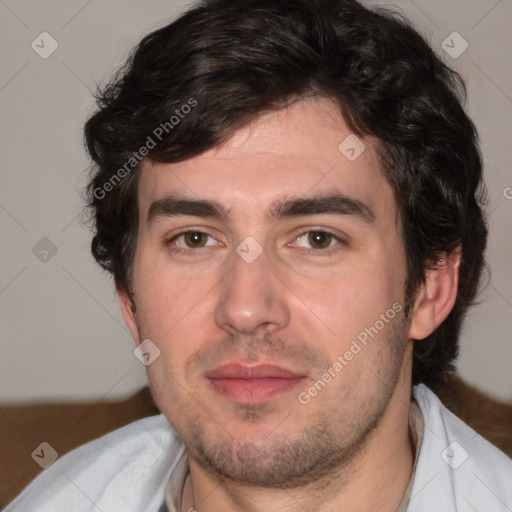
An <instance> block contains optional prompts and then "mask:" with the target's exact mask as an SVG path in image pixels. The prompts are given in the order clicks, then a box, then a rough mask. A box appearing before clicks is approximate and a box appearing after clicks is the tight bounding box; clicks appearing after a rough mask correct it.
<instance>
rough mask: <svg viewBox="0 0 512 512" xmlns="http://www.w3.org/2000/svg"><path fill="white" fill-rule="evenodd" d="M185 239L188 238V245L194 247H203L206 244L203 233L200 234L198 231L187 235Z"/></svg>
mask: <svg viewBox="0 0 512 512" xmlns="http://www.w3.org/2000/svg"><path fill="white" fill-rule="evenodd" d="M185 238H186V242H187V245H194V246H196V247H197V246H199V247H202V246H203V245H204V242H205V241H204V236H203V233H199V232H197V231H195V232H191V233H187V235H186V237H185Z"/></svg>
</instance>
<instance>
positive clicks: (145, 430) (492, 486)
mask: <svg viewBox="0 0 512 512" xmlns="http://www.w3.org/2000/svg"><path fill="white" fill-rule="evenodd" d="M413 395H414V398H415V400H416V402H417V403H418V405H419V408H420V410H421V413H422V416H423V438H422V440H421V445H420V446H419V453H418V456H417V458H416V461H415V470H414V474H413V477H412V486H411V489H410V496H409V501H408V505H407V508H406V510H407V512H511V511H512V459H510V458H509V457H507V456H506V455H505V454H504V453H502V452H501V451H500V450H498V449H497V448H496V447H494V446H493V445H491V444H490V443H489V442H487V441H486V440H485V439H483V438H482V437H481V436H480V435H479V434H477V433H476V432H475V431H474V430H472V429H471V428H470V427H469V426H467V425H466V424H465V423H464V422H462V421H461V420H460V419H459V418H457V417H456V416H455V415H453V414H452V413H451V412H450V411H448V409H446V407H444V405H443V404H441V402H440V401H439V399H438V398H437V397H436V396H435V395H434V394H433V393H432V392H431V391H430V390H429V389H428V388H427V387H425V386H424V385H419V386H415V387H414V389H413ZM184 450H185V449H184V446H183V444H182V442H181V441H180V439H179V438H178V436H177V435H176V433H175V432H174V430H173V429H172V428H171V427H170V425H169V423H168V422H167V420H166V418H165V417H164V416H163V415H162V414H160V415H158V416H152V417H150V418H144V419H142V420H139V421H136V422H133V423H131V424H129V425H127V426H125V427H123V428H121V429H118V430H115V431H114V432H111V433H109V434H107V435H105V436H103V437H100V438H99V439H96V440H94V441H91V442H89V443H87V444H85V445H83V446H80V447H79V448H76V449H75V450H73V451H72V452H70V453H68V454H66V455H64V456H63V457H61V458H59V459H58V460H57V461H56V462H55V463H54V464H52V465H51V466H50V467H49V468H47V469H45V470H44V471H43V473H42V474H40V475H39V476H38V477H37V478H36V479H35V480H34V481H33V482H32V483H31V484H30V485H29V486H28V487H27V488H26V489H25V490H24V491H23V492H22V493H21V494H20V495H19V496H18V497H17V498H16V499H15V500H14V501H13V502H12V503H10V504H9V505H8V506H7V508H6V509H4V511H5V512H61V511H62V512H162V511H163V510H166V508H167V507H166V505H165V493H166V488H167V487H168V484H170V487H171V488H174V489H175V491H174V492H175V493H176V494H177V496H171V498H172V499H173V500H174V503H175V504H178V503H179V500H180V499H181V491H182V488H183V483H184V479H185V476H186V472H187V470H188V468H187V464H186V457H183V455H184ZM180 461H181V462H180ZM172 506H173V504H172V503H170V504H169V508H170V511H169V512H174V511H172V508H171V507H172ZM174 506H176V505H174Z"/></svg>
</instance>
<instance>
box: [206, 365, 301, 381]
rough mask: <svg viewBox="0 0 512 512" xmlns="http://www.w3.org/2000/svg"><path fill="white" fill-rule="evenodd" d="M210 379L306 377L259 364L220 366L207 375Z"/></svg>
mask: <svg viewBox="0 0 512 512" xmlns="http://www.w3.org/2000/svg"><path fill="white" fill-rule="evenodd" d="M206 376H207V377H208V378H209V379H247V380H249V379H263V378H281V379H297V378H299V377H304V375H303V374H299V373H295V372H293V371H291V370H287V369H286V368H282V367H281V366H276V365H273V364H259V365H257V366H247V365H243V364H234V363H230V364H224V365H221V366H218V367H217V368H215V369H214V370H212V371H210V372H208V373H207V375H206Z"/></svg>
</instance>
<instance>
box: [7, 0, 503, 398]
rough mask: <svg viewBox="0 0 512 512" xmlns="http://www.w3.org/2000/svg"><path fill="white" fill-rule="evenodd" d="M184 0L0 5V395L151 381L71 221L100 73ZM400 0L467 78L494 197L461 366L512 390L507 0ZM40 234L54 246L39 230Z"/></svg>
mask: <svg viewBox="0 0 512 512" xmlns="http://www.w3.org/2000/svg"><path fill="white" fill-rule="evenodd" d="M374 3H378V2H374ZM380 4H382V5H384V4H383V3H382V2H380ZM387 4H388V2H386V5H387ZM184 5H185V2H178V1H176V0H174V1H170V0H151V1H135V0H131V1H126V0H123V1H121V0H109V1H106V0H103V1H101V0H92V1H89V2H87V0H74V1H69V0H67V1H65V0H50V1H46V2H36V1H35V0H4V1H2V2H1V3H0V20H1V21H0V23H1V25H0V38H1V55H2V66H1V77H0V108H1V111H2V121H1V132H0V141H1V145H2V156H1V167H0V168H1V173H2V175H1V180H2V186H1V192H0V229H1V253H0V258H1V259H0V262H1V265H0V311H1V312H0V321H1V336H2V340H1V347H2V354H1V357H0V401H16V400H29V399H48V398H51V399H63V398H70V399H88V398H89V399H90V398H93V399H105V400H108V399H114V398H117V397H121V396H125V395H127V394H129V393H130V392H131V391H133V390H135V389H136V388H138V387H140V386H142V385H143V384H144V383H145V373H144V367H143V366H142V365H141V364H140V363H139V362H138V360H137V359H136V358H135V357H134V356H133V354H132V349H133V346H132V343H133V342H132V339H131V337H130V336H129V334H128V332H127V330H126V328H125V327H124V324H123V321H122V318H121V315H120V312H119V308H118V305H117V302H116V298H115V295H114V291H113V286H112V284H111V282H110V281H109V280H108V279H106V277H105V276H104V275H103V274H102V272H101V271H100V270H99V267H97V266H96V265H95V263H94V262H93V259H92V256H90V253H89V243H90V236H89V233H88V232H87V230H86V229H85V228H83V227H81V225H80V222H79V218H78V215H79V212H80V209H81V199H80V197H79V195H78V192H77V191H78V190H79V189H80V188H81V187H82V186H83V185H84V184H85V178H86V173H85V169H86V165H87V160H86V158H85V154H84V151H83V147H82V126H83V123H84V121H85V119H86V118H87V116H88V115H89V114H90V113H91V112H92V110H93V109H94V104H93V101H92V97H91V92H90V91H91V90H93V89H94V88H95V84H96V83H98V82H103V81H105V80H106V79H107V78H108V77H109V76H110V74H111V71H112V69H113V68H114V67H116V66H118V65H119V64H120V63H122V61H123V60H124V58H125V57H126V55H127V52H128V51H129V49H130V48H131V47H132V46H133V45H134V44H136V43H137V42H138V41H139V40H140V38H141V36H143V35H144V34H147V33H148V32H149V31H151V30H152V28H154V27H155V26H156V25H160V24H161V23H162V21H163V20H165V19H168V18H170V17H172V16H174V14H175V13H176V12H178V11H179V10H181V9H182V8H183V6H184ZM394 5H397V6H399V7H400V8H401V9H403V11H404V12H405V13H406V15H408V16H409V17H411V18H412V19H413V21H414V22H415V24H416V25H417V26H418V27H419V28H420V29H421V31H422V33H424V34H425V35H427V37H428V38H429V39H430V40H431V41H432V44H433V45H434V46H435V48H436V49H437V50H438V51H439V53H440V54H442V55H443V56H444V59H445V60H446V62H448V63H449V64H452V65H454V66H455V67H456V68H457V69H458V70H459V71H460V72H461V73H462V75H463V76H464V77H465V78H466V79H467V80H468V82H469V103H468V108H469V110H470V112H471V114H472V115H473V117H474V119H475V120H476V122H477V125H478V128H479V131H480V134H481V139H482V146H483V152H484V156H485V163H486V180H487V183H488V187H489V195H490V203H491V205H490V211H491V212H492V213H491V216H490V226H491V235H490V241H489V252H488V259H489V263H490V266H491V269H492V282H491V285H490V286H489V288H488V290H487V292H486V293H485V294H484V296H483V298H484V301H483V304H482V305H481V306H479V308H478V309H475V310H474V311H472V312H471V314H470V316H469V318H468V321H467V322H466V325H465V329H464V333H463V339H462V347H461V357H460V362H459V369H460V373H461V374H462V375H463V376H464V377H465V378H466V379H467V380H468V381H470V382H472V383H475V384H477V385H478V386H479V387H481V388H482V389H484V390H487V391H488V392H490V393H492V394H494V395H496V396H501V397H503V398H506V399H510V398H511V397H512V372H511V371H510V361H511V358H512V343H511V342H510V332H511V331H512V272H511V256H510V255H511V254H512V236H511V234H510V233H511V218H512V188H508V187H512V172H511V162H512V155H511V143H510V142H511V136H510V135H511V132H512V75H511V73H512V66H511V65H510V62H511V55H512V38H511V30H510V28H511V27H510V20H511V19H512V4H511V2H510V1H508V0H503V1H497V0H474V1H471V2H468V1H467V0H453V1H451V2H445V1H444V0H435V1H432V0H429V1H428V2H427V1H421V0H414V1H413V0H400V1H398V2H396V3H394ZM454 31H456V32H458V33H459V34H460V35H461V36H462V37H463V38H464V39H465V40H466V41H467V42H468V44H469V47H468V48H467V50H466V51H465V52H464V53H463V54H462V55H461V56H460V57H458V58H457V59H453V58H452V57H450V56H448V55H447V54H446V53H445V52H444V51H443V49H442V48H441V42H442V41H443V40H445V38H446V37H447V36H448V35H449V34H451V33H452V32H454ZM42 32H48V33H49V34H50V35H51V36H52V37H53V38H54V39H55V41H56V42H57V43H58V48H57V50H56V51H55V52H54V53H53V54H51V55H50V56H49V57H48V58H46V59H43V58H41V57H40V56H39V55H38V54H37V53H36V51H34V49H32V47H31V43H32V41H34V40H35V43H34V44H38V45H39V47H36V50H37V51H38V52H39V53H43V55H44V52H49V51H50V50H51V49H52V46H51V45H52V44H55V43H53V42H52V41H51V40H50V39H49V38H48V36H42V37H43V38H44V41H43V43H41V37H37V36H39V34H41V33H42ZM448 41H450V39H449V40H448ZM449 44H450V45H451V46H454V50H453V51H456V50H458V49H459V48H462V47H461V46H458V45H459V44H460V42H457V41H454V43H453V44H451V43H449ZM507 195H508V197H509V198H508V199H507V197H506V196H507ZM43 237H46V238H47V239H49V240H50V241H51V243H50V242H48V241H47V240H43V241H40V240H41V239H42V238H43ZM36 244H39V245H36ZM34 246H35V249H33V248H34ZM54 247H55V248H56V249H57V252H56V254H54V255H52V250H55V249H54ZM44 251H47V252H46V253H45V252H44ZM34 252H35V253H36V254H37V255H38V256H39V257H40V258H45V257H46V258H47V260H48V261H46V262H43V261H40V259H38V257H36V254H34Z"/></svg>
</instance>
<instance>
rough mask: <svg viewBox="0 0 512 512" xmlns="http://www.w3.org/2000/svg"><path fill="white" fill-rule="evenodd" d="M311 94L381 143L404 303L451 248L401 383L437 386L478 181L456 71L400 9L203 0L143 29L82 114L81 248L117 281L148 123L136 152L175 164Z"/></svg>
mask: <svg viewBox="0 0 512 512" xmlns="http://www.w3.org/2000/svg"><path fill="white" fill-rule="evenodd" d="M309 96H319V97H327V98H331V99H333V100H334V101H335V102H336V104H337V105H339V108H340V112H341V113H342V115H343V116H344V118H345V120H346V121H347V123H348V125H349V126H350V128H351V130H352V131H353V132H354V133H355V134H357V135H359V136H362V137H364V136H366V135H371V136H375V137H377V139H378V140H379V141H380V147H381V162H382V167H383V170H384V172H385V176H386V178H387V180H388V182H389V183H390V185H391V187H392V188H393V191H394V195H395V200H396V204H397V208H398V212H399V221H400V229H401V233H402V239H403V243H404V247H405V252H406V256H407V271H408V278H407V282H406V290H405V295H406V297H407V306H408V307H410V305H411V302H412V298H413V297H414V293H415V291H416V290H417V289H418V286H419V285H420V284H421V283H423V282H425V276H426V272H427V271H428V270H429V269H432V268H434V267H435V265H436V263H438V262H439V260H440V258H441V257H442V256H443V255H444V254H446V253H450V252H452V251H454V250H455V249H456V248H459V247H460V250H461V253H462V256H461V265H460V277H459V288H458V295H457V299H456V302H455V306H454V307H453V310H452V311H451V313H450V315H449V316H448V318H447V319H446V320H445V321H444V322H443V323H442V324H441V325H440V326H439V327H438V328H437V329H436V330H435V332H433V333H432V334H431V335H430V336H429V337H428V338H427V339H425V340H423V341H421V342H418V343H415V346H414V360H413V383H414V384H417V383H419V382H424V383H425V384H426V385H428V386H430V387H431V388H433V389H436V388H438V387H439V386H441V385H442V384H443V383H444V381H445V379H446V377H447V376H448V374H449V373H450V372H451V371H452V370H453V362H454V360H455V358H456V356H457V353H458V338H459V333H460V327H461V322H462V318H463V316H464V313H465V312H466V310H467V308H468V306H469V305H470V304H472V303H473V301H474V298H475V296H476V293H477V289H478V284H479V281H480V276H481V273H482V269H483V268H484V267H485V262H484V251H485V247H486V240H487V227H486V221H485V218H484V214H483V206H484V204H485V189H484V186H483V183H482V163H481V156H480V153H479V148H478V143H477V134H476V131H475V128H474V125H473V124H472V122H471V120H470V119H469V118H468V116H467V115H466V113H465V111H464V108H463V106H462V104H463V102H464V96H465V89H464V85H463V83H462V80H461V79H460V77H459V75H458V74H457V73H456V72H454V71H453V70H451V69H449V68H448V67H447V66H446V65H445V64H444V63H443V62H442V61H441V59H440V58H438V57H437V56H436V55H435V53H434V52H433V51H432V49H431V48H430V47H429V45H428V44H427V43H426V42H425V40H424V39H423V38H422V37H421V36H420V35H419V34H418V33H417V32H416V31H415V30H414V29H413V28H412V27H411V26H410V25H409V24H408V22H407V21H405V20H404V19H403V18H402V17H401V16H400V15H399V14H396V13H395V14H394V13H390V12H388V11H381V10H379V11H372V10H369V9H367V8H365V7H363V6H362V5H361V4H359V3H358V2H356V1H353V0H279V1H275V0H244V1H241V2H234V1H231V0H206V1H203V2H201V3H199V4H197V5H196V6H195V7H193V8H192V9H190V10H188V11H187V12H185V13H184V14H183V15H181V16H180V17H179V18H177V19H176V20H175V21H174V22H172V23H171V24H169V25H167V26H164V27H163V28H160V29H159V30H156V31H154V32H153V33H151V34H149V35H148V36H147V37H145V38H144V39H143V40H142V41H141V42H140V44H139V45H138V46H137V47H136V48H135V49H134V51H133V52H132V54H131V56H130V58H129V60H128V62H127V63H126V65H125V66H124V67H123V68H122V69H121V70H120V72H118V74H117V75H116V76H115V78H114V79H113V80H112V81H111V82H110V83H109V84H107V85H106V86H105V87H103V88H102V89H101V90H100V91H99V92H98V94H97V100H98V110H97V112H96V113H95V114H94V115H93V116H92V117H91V118H90V119H89V120H88V122H87V124H86V125H85V140H86V145H87V149H88V152H89V154H90V156H91V158H92V175H91V181H90V183H89V186H88V188H87V191H86V196H87V197H86V198H87V202H88V207H89V209H90V210H89V212H90V214H91V220H92V223H93V226H94V231H95V232H94V238H93V240H92V253H93V255H94V257H95V259H96V260H97V262H98V263H99V264H100V265H101V266H102V267H103V268H104V269H106V270H108V271H109V272H110V273H112V275H113V277H114V280H115V285H116V288H117V289H118V290H124V291H126V292H127V291H128V289H129V275H130V269H131V265H132V261H133V256H134V253H135V249H136V237H137V230H138V206H137V180H138V175H139V168H140V163H138V162H137V161H134V160H133V158H134V154H137V155H139V157H140V153H141V150H140V148H142V147H144V146H145V145H146V146H147V145H148V137H152V138H153V139H154V138H155V129H156V128H157V127H159V126H160V127H161V126H164V125H163V123H167V124H166V125H165V126H166V130H162V129H161V130H160V131H161V132H162V133H161V134H160V132H157V133H159V134H160V135H161V140H158V144H156V145H155V147H154V148H152V149H150V152H149V154H148V155H147V156H146V157H145V158H150V159H151V160H152V161H154V162H166V163H170V162H179V161H182V160H185V159H187V158H190V157H193V156H196V155H199V154H200V153H202V152H204V151H205V150H208V149H210V148H212V147H214V146H217V145H218V144H220V143H221V142H223V141H225V140H226V139H227V138H229V137H230V135H232V134H233V133H234V131H235V130H237V129H238V128H240V127H242V126H243V125H245V124H246V123H248V122H250V121H251V120H253V119H255V118H256V117H257V116H258V115H260V114H261V113H263V112H266V111H272V110H277V109H280V108H283V106H285V105H288V104H291V103H293V102H294V101H296V100H298V99H300V98H304V97H309ZM192 102H196V103H195V105H196V106H195V107H194V108H193V109H188V110H187V109H184V107H183V105H185V104H187V103H188V104H192ZM185 111H186V112H187V113H186V115H185ZM178 114H180V116H179V121H178V122H175V121H172V122H169V120H170V119H171V117H172V116H173V115H174V117H175V118H176V119H177V117H176V116H177V115H178ZM131 159H132V160H131ZM127 162H131V163H130V165H128V166H127ZM123 166H124V172H123V171H121V169H123ZM132 167H133V169H132Z"/></svg>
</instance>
